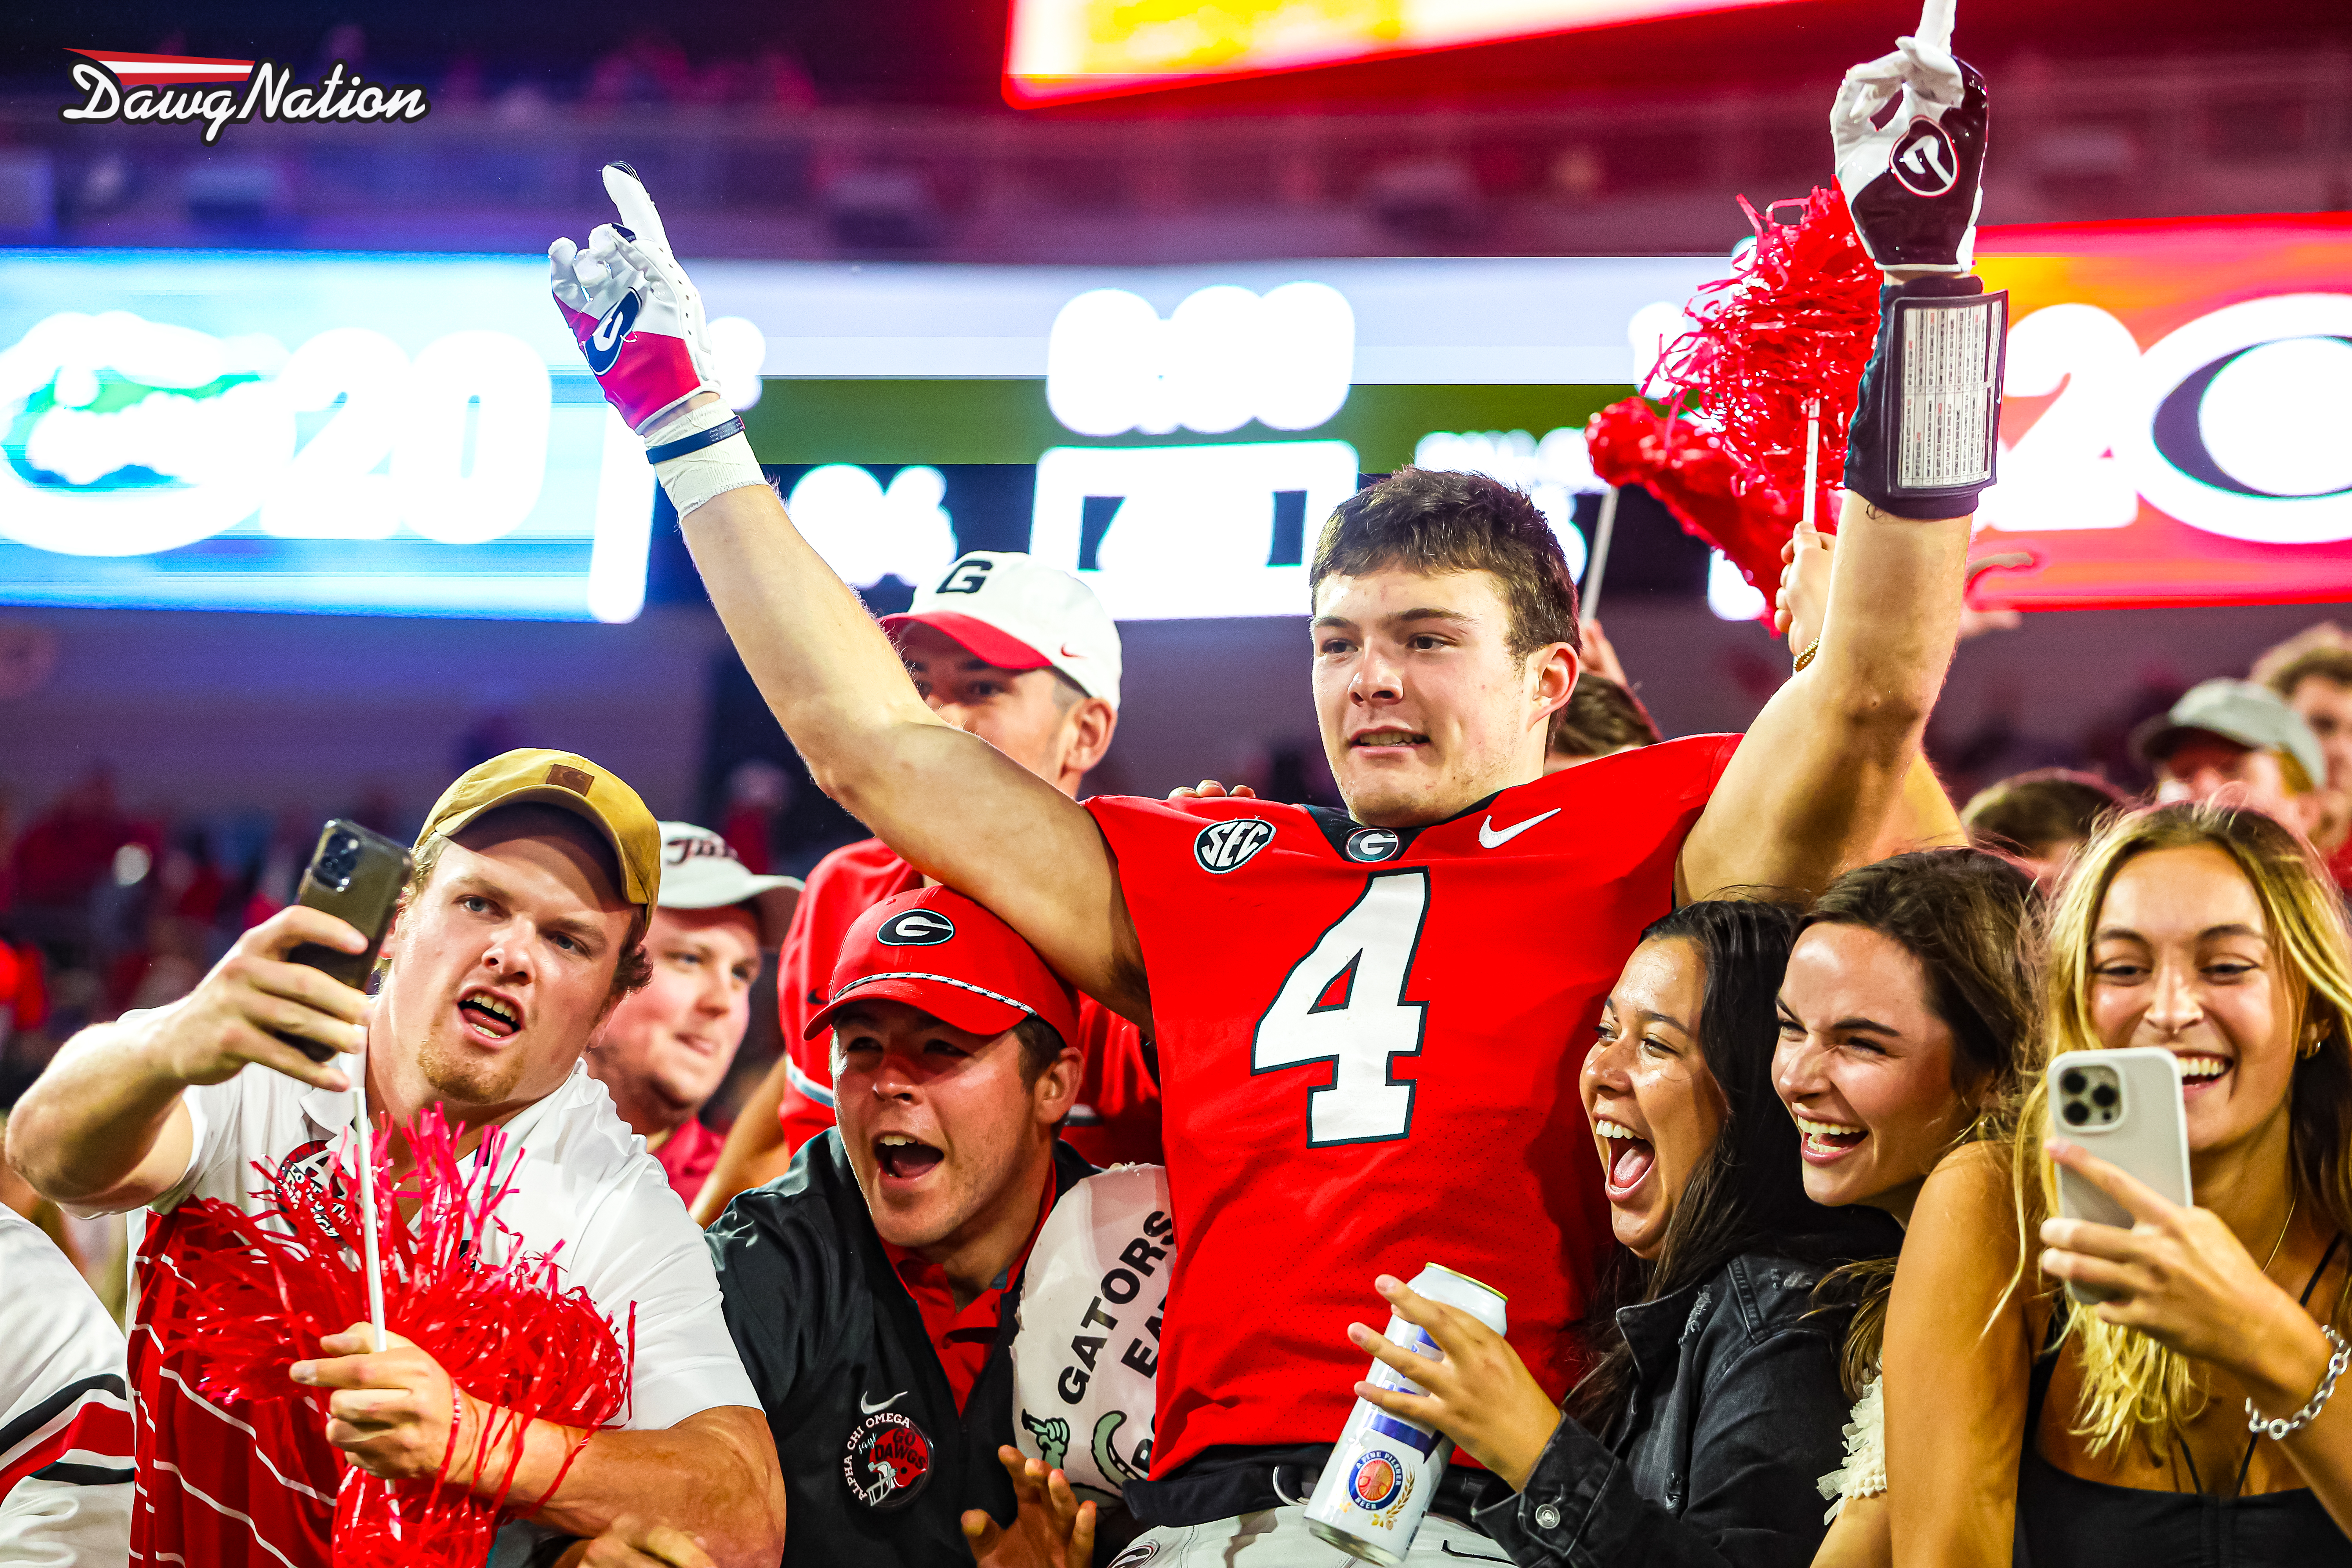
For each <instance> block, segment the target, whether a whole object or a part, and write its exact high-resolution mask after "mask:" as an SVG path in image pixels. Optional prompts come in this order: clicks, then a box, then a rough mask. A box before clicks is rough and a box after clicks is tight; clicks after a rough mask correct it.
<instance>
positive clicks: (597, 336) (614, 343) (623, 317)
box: [580, 289, 645, 375]
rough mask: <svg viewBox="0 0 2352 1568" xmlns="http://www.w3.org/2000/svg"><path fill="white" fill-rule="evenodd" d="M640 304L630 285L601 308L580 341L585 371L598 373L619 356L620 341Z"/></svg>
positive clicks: (633, 324) (633, 319)
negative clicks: (607, 306)
mask: <svg viewBox="0 0 2352 1568" xmlns="http://www.w3.org/2000/svg"><path fill="white" fill-rule="evenodd" d="M644 308H645V307H644V305H643V304H642V303H641V302H640V301H639V300H638V299H637V295H636V291H635V289H631V290H630V291H629V292H628V293H626V294H624V295H622V296H621V297H620V299H619V300H617V301H615V302H614V306H613V308H612V309H611V310H607V311H605V312H604V318H603V319H602V320H601V321H598V322H597V323H596V330H595V331H593V332H591V333H589V334H588V341H587V342H583V343H582V344H581V345H580V352H581V353H582V354H583V355H584V356H586V358H587V361H588V374H591V375H602V374H604V373H605V372H606V371H608V370H610V369H612V368H613V362H614V361H615V360H617V359H619V358H620V357H621V344H622V343H623V342H625V341H626V340H627V338H628V335H629V329H630V328H631V327H634V326H635V325H636V324H637V312H638V311H639V310H643V309H644Z"/></svg>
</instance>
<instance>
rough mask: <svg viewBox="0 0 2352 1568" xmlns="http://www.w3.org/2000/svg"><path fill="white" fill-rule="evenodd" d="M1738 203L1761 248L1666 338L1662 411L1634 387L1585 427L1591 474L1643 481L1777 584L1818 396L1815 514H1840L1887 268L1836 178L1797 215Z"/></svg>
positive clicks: (1828, 517) (1768, 587)
mask: <svg viewBox="0 0 2352 1568" xmlns="http://www.w3.org/2000/svg"><path fill="white" fill-rule="evenodd" d="M1739 205H1740V207H1741V208H1742V210H1744V211H1745V212H1746V213H1747V214H1748V221H1749V222H1750V223H1751V224H1753V225H1754V226H1755V227H1756V246H1755V248H1754V249H1752V250H1750V251H1748V254H1747V255H1746V256H1744V257H1742V258H1740V260H1739V262H1738V267H1737V268H1736V269H1735V270H1734V272H1733V273H1732V275H1731V276H1730V277H1729V278H1727V279H1722V280H1720V281H1718V282H1715V283H1710V284H1707V285H1706V287H1705V288H1703V289H1699V290H1698V292H1697V293H1696V294H1695V295H1694V296H1693V297H1692V300H1691V304H1690V306H1689V307H1688V314H1689V316H1690V318H1691V321H1692V323H1693V325H1692V329H1691V331H1688V332H1685V334H1683V336H1681V337H1679V338H1677V339H1675V341H1674V342H1671V343H1669V344H1667V345H1666V349H1665V352H1664V354H1662V355H1661V356H1660V358H1659V361H1658V366H1657V368H1656V370H1654V372H1652V373H1651V377H1650V380H1651V384H1654V385H1656V386H1659V387H1660V388H1661V389H1662V390H1664V392H1666V393H1667V394H1669V395H1670V397H1671V400H1670V403H1669V405H1668V413H1667V416H1665V417H1664V418H1663V419H1661V418H1660V417H1659V416H1657V415H1655V414H1654V413H1652V412H1651V411H1650V409H1649V407H1648V405H1645V404H1643V402H1642V401H1641V399H1639V398H1634V399H1630V400H1628V401H1627V402H1625V403H1621V404H1618V405H1614V406H1612V407H1610V408H1604V409H1602V410H1601V412H1600V413H1599V414H1597V415H1595V416H1593V419H1592V424H1591V427H1590V428H1589V430H1588V432H1587V435H1586V440H1587V443H1588V445H1589V446H1590V447H1591V453H1592V468H1593V471H1594V472H1595V473H1596V474H1599V475H1600V476H1601V479H1605V480H1607V481H1608V482H1610V483H1612V484H1623V483H1630V482H1639V483H1641V484H1643V486H1644V487H1645V488H1647V489H1650V490H1651V491H1652V492H1653V493H1654V494H1655V495H1656V496H1657V497H1658V499H1659V500H1661V501H1663V502H1664V503H1665V505H1666V508H1667V510H1670V511H1672V512H1673V513H1674V514H1675V518H1676V519H1677V520H1678V521H1680V522H1681V523H1682V525H1683V527H1684V528H1685V529H1686V530H1688V531H1690V532H1692V533H1694V534H1696V535H1697V536H1698V537H1699V538H1701V539H1704V540H1706V542H1708V543H1709V544H1712V545H1714V546H1715V547H1716V548H1717V549H1718V550H1720V551H1722V552H1724V554H1726V555H1727V556H1728V557H1730V558H1731V560H1732V562H1733V563H1734V564H1736V565H1737V566H1738V568H1739V570H1740V572H1741V574H1743V575H1744V576H1746V577H1747V579H1748V581H1749V582H1750V583H1753V584H1756V586H1757V587H1758V588H1759V589H1761V590H1762V591H1763V592H1764V593H1765V595H1767V597H1768V598H1769V596H1770V595H1771V593H1772V591H1773V589H1774V587H1775V586H1776V585H1777V584H1778V583H1779V581H1780V547H1781V546H1782V545H1783V544H1785V543H1786V542H1788V539H1789V535H1790V533H1791V532H1792V531H1794V530H1795V528H1796V525H1797V521H1798V519H1799V518H1800V517H1801V516H1802V515H1803V511H1804V490H1805V447H1806V440H1807V437H1806V424H1807V418H1808V415H1809V413H1810V412H1811V411H1812V410H1814V409H1818V410H1819V415H1820V419H1821V447H1820V453H1819V468H1818V485H1817V493H1816V498H1815V500H1816V510H1815V513H1814V521H1815V525H1816V526H1818V527H1820V528H1822V530H1823V531H1830V530H1832V529H1833V528H1834V526H1835V521H1836V517H1837V513H1836V510H1835V509H1834V508H1833V507H1832V504H1831V500H1832V492H1833V491H1834V489H1835V488H1836V486H1837V484H1838V480H1839V479H1840V477H1841V476H1842V475H1843V473H1844V471H1845V446H1846V430H1847V426H1848V425H1849V423H1850V422H1851V420H1852V418H1853V403H1854V396H1855V392H1856V389H1857V388H1858V387H1859V386H1860V384H1861V381H1862V370H1863V366H1864V365H1865V364H1867V363H1869V361H1870V353H1871V350H1872V348H1873V346H1874V345H1875V343H1876V342H1877V341H1878V287H1879V275H1878V270H1877V268H1874V267H1873V266H1872V265H1871V262H1870V258H1869V257H1868V256H1867V255H1866V254H1865V253H1864V250H1863V248H1862V240H1861V238H1860V237H1858V236H1857V235H1856V234H1855V233H1854V229H1853V217H1852V216H1850V215H1849V214H1848V213H1847V211H1846V206H1845V198H1844V196H1843V195H1841V194H1840V193H1839V192H1838V191H1836V190H1835V189H1831V190H1816V191H1814V192H1813V194H1812V195H1811V196H1810V197H1808V198H1806V199H1805V201H1804V202H1803V203H1802V204H1801V205H1802V209H1803V210H1802V214H1801V217H1800V219H1799V221H1798V222H1796V223H1793V224H1785V223H1780V222H1777V221H1773V220H1771V219H1770V218H1769V217H1768V216H1759V214H1758V213H1757V211H1756V209H1755V208H1754V207H1752V206H1749V205H1748V203H1747V201H1746V200H1745V199H1742V201H1741V202H1740V204H1739ZM1789 205H1798V204H1795V203H1787V202H1783V203H1775V204H1774V209H1778V208H1779V207H1781V206H1789ZM1645 390H1646V389H1645ZM1636 411H1638V413H1637V412H1636ZM1645 420H1646V423H1644V421H1645ZM1621 476H1622V477H1621Z"/></svg>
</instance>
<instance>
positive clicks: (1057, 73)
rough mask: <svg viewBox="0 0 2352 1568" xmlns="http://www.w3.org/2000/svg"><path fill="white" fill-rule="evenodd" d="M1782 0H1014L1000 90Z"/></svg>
mask: <svg viewBox="0 0 2352 1568" xmlns="http://www.w3.org/2000/svg"><path fill="white" fill-rule="evenodd" d="M1785 3H1786V0H1252V3H1250V4H1244V5H1150V4H1141V5H1113V4H1109V3H1108V0H1013V11H1012V19H1011V24H1010V26H1009V28H1008V32H1007V37H1006V45H1005V60H1004V96H1005V99H1006V100H1007V101H1008V102H1011V103H1013V104H1014V105H1015V106H1018V107H1022V108H1029V107H1034V106H1035V105H1039V104H1046V103H1058V102H1066V101H1070V100H1077V99H1087V98H1105V97H1109V96H1111V95H1113V94H1118V93H1129V92H1148V91H1150V90H1153V89H1160V88H1171V87H1190V86H1193V85H1196V84H1198V83H1202V82H1210V81H1230V80H1233V79H1236V78H1242V77H1253V76H1265V75H1267V74H1270V73H1274V72H1278V71H1292V70H1299V69H1303V68H1307V67H1311V66H1328V65H1339V64H1342V63H1345V62H1347V61H1351V60H1369V59H1385V58H1393V57H1395V56H1399V55H1412V54H1422V53H1425V52H1427V51H1429V50H1431V49H1450V48H1459V47H1463V46H1465V45H1469V44H1487V43H1496V42H1500V41H1502V40H1504V39H1507V38H1524V37H1536V36H1538V35H1541V34H1546V33H1568V32H1575V31H1578V30H1580V29H1582V28H1586V27H1605V26H1616V25H1618V24H1621V23H1626V22H1646V21H1654V20H1656V19H1659V18H1661V17H1666V16H1695V15H1698V14H1701V13H1704V12H1709V11H1730V10H1739V9H1745V8H1747V7H1748V6H1752V5H1781V4H1785Z"/></svg>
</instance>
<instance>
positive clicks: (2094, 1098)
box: [2091, 1083, 2123, 1106]
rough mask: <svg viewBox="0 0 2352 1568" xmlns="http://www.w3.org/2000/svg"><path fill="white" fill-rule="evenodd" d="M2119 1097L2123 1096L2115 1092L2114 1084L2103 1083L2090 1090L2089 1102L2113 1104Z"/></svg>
mask: <svg viewBox="0 0 2352 1568" xmlns="http://www.w3.org/2000/svg"><path fill="white" fill-rule="evenodd" d="M2121 1098H2123V1097H2122V1096H2120V1095H2118V1094H2117V1093H2116V1086H2115V1085H2114V1084H2111V1083H2103V1084H2101V1085H2099V1087H2098V1088H2096V1089H2093V1090H2092V1091H2091V1103H2092V1104H2094V1105H2097V1106H2110V1105H2113V1104H2114V1103H2115V1102H2116V1100H2120V1099H2121Z"/></svg>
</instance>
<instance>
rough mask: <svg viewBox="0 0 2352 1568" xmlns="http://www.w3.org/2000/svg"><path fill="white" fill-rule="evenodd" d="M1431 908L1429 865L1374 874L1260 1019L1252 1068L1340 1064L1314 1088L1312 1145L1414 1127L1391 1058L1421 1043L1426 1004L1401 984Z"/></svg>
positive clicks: (1364, 1139)
mask: <svg viewBox="0 0 2352 1568" xmlns="http://www.w3.org/2000/svg"><path fill="white" fill-rule="evenodd" d="M1428 912H1429V873H1428V872H1427V871H1425V870H1418V869H1416V870H1410V871H1391V872H1387V873H1384V874H1382V875H1379V876H1375V877H1372V878H1371V879H1370V880H1369V881H1368V882H1367V883H1366V884H1365V887H1364V891H1363V896H1362V897H1360V898H1359V899H1358V900H1356V902H1355V904H1354V906H1353V907H1351V908H1350V909H1349V910H1348V912H1347V913H1346V914H1344V915H1341V916H1340V917H1339V921H1337V922H1336V923H1334V924H1333V925H1332V926H1331V928H1330V929H1329V930H1328V931H1325V932H1324V933H1323V936H1322V939H1321V940H1320V941H1318V942H1316V944H1315V947H1314V950H1313V951H1312V952H1309V953H1307V956H1306V957H1305V958H1302V959H1300V960H1299V961H1298V963H1297V965H1296V966H1294V967H1293V968H1292V970H1291V972H1290V974H1289V977H1288V978H1287V979H1286V980H1285V981H1284V982H1283V983H1282V991H1281V994H1278V995H1276V997H1275V999H1274V1005H1273V1006H1271V1007H1268V1008H1267V1009H1266V1010H1265V1016H1263V1017H1261V1018H1260V1019H1259V1020H1258V1025H1257V1037H1256V1038H1255V1040H1254V1041H1253V1042H1252V1044H1251V1047H1250V1071H1251V1072H1253V1073H1262V1072H1272V1071H1276V1070H1277V1069H1279V1068H1294V1067H1303V1066H1305V1065H1307V1064H1308V1063H1310V1062H1336V1063H1338V1064H1339V1065H1338V1067H1337V1068H1336V1070H1334V1072H1333V1073H1332V1075H1331V1082H1330V1083H1329V1084H1328V1086H1327V1087H1325V1088H1322V1089H1317V1090H1315V1091H1314V1092H1313V1093H1312V1094H1309V1095H1308V1096H1307V1145H1308V1146H1309V1147H1310V1148H1312V1147H1320V1146H1322V1145H1325V1144H1332V1143H1373V1142H1382V1141H1384V1140H1388V1139H1393V1138H1402V1137H1403V1136H1404V1135H1405V1134H1406V1132H1407V1131H1410V1130H1411V1128H1412V1089H1413V1086H1412V1084H1410V1083H1398V1082H1396V1081H1395V1080H1394V1079H1392V1078H1391V1076H1390V1063H1391V1060H1392V1059H1393V1058H1397V1057H1409V1056H1417V1055H1419V1054H1420V1051H1421V1034H1422V1014H1423V1004H1422V1003H1419V1002H1408V1001H1406V1000H1405V999H1404V992H1405V986H1406V983H1407V981H1408V979H1409V978H1410V975H1411V972H1412V956H1413V952H1414V950H1415V949H1416V948H1417V947H1418V946H1419V945H1420V942H1421V925H1422V921H1423V918H1424V917H1425V916H1426V915H1427V914H1428ZM1335 990H1336V992H1337V994H1336V995H1333V994H1332V993H1333V992H1334V991H1335ZM1327 998H1328V1000H1327Z"/></svg>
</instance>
